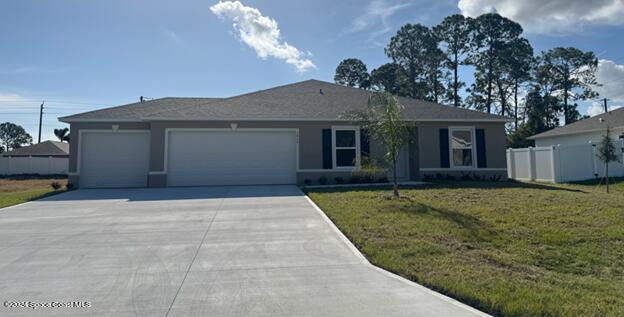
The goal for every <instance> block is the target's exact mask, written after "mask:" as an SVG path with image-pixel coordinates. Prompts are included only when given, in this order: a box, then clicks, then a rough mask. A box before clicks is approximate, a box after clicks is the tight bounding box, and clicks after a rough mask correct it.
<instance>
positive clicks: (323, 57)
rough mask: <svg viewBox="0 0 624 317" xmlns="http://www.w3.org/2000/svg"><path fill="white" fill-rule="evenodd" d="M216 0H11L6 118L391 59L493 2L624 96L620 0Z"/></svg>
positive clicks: (324, 76) (31, 122) (27, 121)
mask: <svg viewBox="0 0 624 317" xmlns="http://www.w3.org/2000/svg"><path fill="white" fill-rule="evenodd" d="M217 2H218V1H208V0H184V1H175V2H173V1H164V0H157V1H125V0H110V1H79V0H73V1H66V0H56V1H43V0H41V1H31V0H3V1H2V2H1V3H0V39H1V40H0V121H2V122H5V121H11V122H15V123H18V124H20V125H22V126H24V127H25V128H26V129H27V131H28V132H29V133H30V134H31V135H32V136H33V138H34V139H36V135H37V122H38V107H39V104H40V102H41V100H46V113H45V115H44V124H43V128H44V129H43V130H44V132H43V139H53V138H54V137H53V134H52V129H54V128H56V127H62V126H64V124H62V123H60V122H58V121H57V117H59V116H63V115H68V114H72V113H77V112H82V111H87V110H92V109H96V108H102V107H106V106H114V105H119V104H124V103H129V102H134V101H136V100H138V98H139V96H141V95H143V96H147V97H153V98H158V97H165V96H206V97H213V96H215V97H223V96H231V95H235V94H239V93H244V92H249V91H253V90H258V89H264V88H268V87H272V86H275V85H279V84H285V83H290V82H296V81H300V80H305V79H309V78H315V79H320V80H326V81H332V79H333V74H334V70H335V67H336V65H337V64H338V63H339V62H340V61H341V60H342V59H344V58H348V57H357V58H360V59H362V60H363V61H364V62H365V63H366V64H367V65H368V66H369V70H370V69H373V68H375V67H377V66H379V65H381V64H383V63H385V62H387V61H388V59H387V57H386V56H385V55H384V52H383V48H384V46H385V44H386V43H387V42H388V40H389V38H390V37H391V36H392V35H393V34H394V33H395V32H396V30H397V29H398V28H399V27H400V26H401V25H403V24H405V23H422V24H425V25H429V26H431V25H435V24H437V23H438V22H439V21H440V20H441V19H442V18H443V17H444V16H447V15H450V14H454V13H458V12H462V13H464V14H467V15H478V14H479V13H482V12H488V11H491V10H496V11H498V12H499V13H501V14H503V15H506V16H509V17H511V18H513V19H515V20H517V21H519V22H521V23H523V25H524V26H525V29H527V32H525V36H526V37H528V38H529V39H530V41H531V43H532V44H533V46H534V47H535V49H536V50H537V51H540V50H545V49H548V48H551V47H555V46H576V47H578V48H580V49H582V50H593V51H594V52H595V53H596V54H598V56H599V58H600V59H601V60H602V61H601V70H600V76H599V79H601V80H604V81H606V82H609V85H606V86H605V87H603V88H601V92H602V93H603V94H604V95H607V97H608V98H610V99H612V100H613V102H612V103H613V104H614V105H618V104H619V103H622V104H624V66H623V64H624V50H623V48H624V35H623V34H624V32H623V31H624V26H623V25H622V23H624V8H623V6H624V5H622V4H621V2H619V1H617V0H613V1H610V0H552V1H539V0H525V1H522V2H521V3H518V1H513V0H461V1H457V0H456V1H451V0H442V1H420V0H418V1H415V0H414V1H410V0H398V1H393V0H360V1H355V0H346V1H326V0H316V1H292V0H291V1H286V0H271V1H242V4H240V5H238V4H235V3H226V4H222V5H221V6H220V7H219V6H217V7H214V6H215V4H217ZM544 3H549V5H548V6H546V7H542V5H543V4H544ZM211 7H213V9H212V10H211ZM254 10H257V12H256V11H254ZM254 17H255V18H258V17H260V18H259V19H260V20H257V19H256V20H253V19H254ZM233 19H237V21H238V23H237V26H236V27H235V26H233ZM249 19H252V20H249ZM246 23H247V24H246ZM263 23H264V24H263ZM276 30H279V37H277V36H276V33H275V31H276ZM241 31H242V32H243V33H241ZM245 36H246V37H245ZM286 43H287V44H286ZM463 76H464V77H466V80H467V81H470V74H469V73H468V72H464V74H463ZM590 106H591V104H590V103H586V104H584V105H583V107H582V109H581V112H582V113H585V112H586V111H587V109H588V107H590ZM590 112H591V111H590Z"/></svg>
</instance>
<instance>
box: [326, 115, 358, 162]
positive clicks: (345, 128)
mask: <svg viewBox="0 0 624 317" xmlns="http://www.w3.org/2000/svg"><path fill="white" fill-rule="evenodd" d="M336 131H354V132H355V147H336ZM352 149H355V166H337V165H336V157H337V155H336V152H337V150H352ZM360 151H361V150H360V127H358V126H352V125H349V126H332V167H333V169H335V170H341V171H354V170H358V169H360Z"/></svg>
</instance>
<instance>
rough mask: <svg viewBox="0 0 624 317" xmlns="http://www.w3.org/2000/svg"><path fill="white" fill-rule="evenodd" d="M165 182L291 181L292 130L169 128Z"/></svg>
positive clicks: (294, 143) (294, 162) (293, 169)
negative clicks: (170, 129)
mask: <svg viewBox="0 0 624 317" xmlns="http://www.w3.org/2000/svg"><path fill="white" fill-rule="evenodd" d="M167 137H168V139H167V163H166V165H167V185H168V186H204V185H255V184H294V183H295V177H296V168H297V133H296V131H295V130H263V129H257V130H172V131H169V132H168V136H167Z"/></svg>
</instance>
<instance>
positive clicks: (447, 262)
mask: <svg viewBox="0 0 624 317" xmlns="http://www.w3.org/2000/svg"><path fill="white" fill-rule="evenodd" d="M615 182H616V183H615V184H614V186H612V192H611V194H606V193H605V190H604V186H602V187H600V188H599V187H597V186H596V182H584V183H579V184H567V185H546V184H524V183H514V182H508V183H507V182H503V183H486V182H483V183H479V182H459V181H458V182H440V183H434V184H432V185H430V186H423V187H418V188H412V189H403V190H402V192H401V194H402V195H403V196H402V198H400V199H389V196H390V190H389V189H388V188H385V189H379V188H376V189H363V188H358V189H355V188H352V189H323V190H321V189H319V190H310V191H309V192H308V194H309V196H310V198H312V199H313V200H314V201H315V202H316V203H317V204H318V205H319V206H320V207H321V208H322V209H323V211H325V212H326V213H327V215H328V216H329V217H330V218H331V219H332V220H333V221H334V222H335V223H336V225H337V226H338V227H340V229H341V230H342V232H344V233H345V234H346V235H347V236H348V237H349V239H350V240H351V241H353V242H354V244H355V245H356V246H357V247H358V248H359V249H360V250H361V251H362V253H364V255H365V256H366V257H367V258H368V259H369V260H370V261H371V262H372V263H374V264H376V265H378V266H380V267H383V268H385V269H387V270H390V271H392V272H395V273H397V274H399V275H402V276H404V277H406V278H408V279H411V280H413V281H416V282H418V283H421V284H424V285H426V286H428V287H430V288H432V289H435V290H437V291H439V292H442V293H444V294H447V295H449V296H451V297H454V298H456V299H458V300H460V301H462V302H465V303H467V304H469V305H472V306H475V307H477V308H479V309H481V310H484V311H486V312H489V313H491V314H494V315H498V316H624V296H623V294H624V179H618V180H615Z"/></svg>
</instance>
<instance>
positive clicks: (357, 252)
mask: <svg viewBox="0 0 624 317" xmlns="http://www.w3.org/2000/svg"><path fill="white" fill-rule="evenodd" d="M302 194H303V195H304V196H305V198H306V200H307V201H308V203H309V204H310V205H312V207H314V209H315V210H316V211H317V212H318V213H319V214H320V215H321V218H323V219H324V220H325V222H327V224H328V225H329V226H330V227H331V228H332V230H334V231H335V232H336V233H337V234H338V236H339V237H340V239H341V240H342V242H343V243H345V244H346V245H347V247H348V248H349V249H350V250H351V252H353V254H355V255H356V256H357V257H358V258H360V260H362V262H363V263H364V264H365V265H367V266H369V267H371V268H372V269H374V270H376V271H378V272H380V273H382V274H384V275H386V276H388V277H390V278H393V279H395V280H399V281H401V282H403V283H405V284H409V285H411V286H415V287H417V288H419V289H420V290H422V291H424V292H426V293H428V294H430V295H433V296H436V297H438V298H440V299H442V300H444V301H445V302H448V303H449V304H453V305H455V306H458V307H461V308H463V309H466V310H468V311H470V312H473V313H475V314H476V315H479V316H484V317H485V316H488V317H491V315H489V314H486V313H484V312H482V311H480V310H478V309H476V308H474V307H472V306H469V305H466V304H464V303H462V302H460V301H458V300H456V299H453V298H450V297H448V296H446V295H443V294H440V293H438V292H436V291H434V290H432V289H429V288H427V287H425V286H422V285H420V284H418V283H416V282H414V281H411V280H408V279H406V278H404V277H402V276H400V275H397V274H395V273H392V272H390V271H386V270H384V269H382V268H380V267H378V266H375V265H373V264H372V263H370V262H369V261H368V259H366V257H365V256H364V255H363V254H362V252H360V250H358V248H357V247H356V246H355V245H354V244H353V243H352V242H351V240H349V239H348V238H347V236H345V235H344V233H342V231H340V229H339V228H338V226H336V224H335V223H334V222H333V221H332V220H331V219H330V218H329V217H328V216H327V215H326V214H325V212H324V211H323V210H322V209H321V208H320V207H319V206H317V205H316V203H314V201H312V199H310V197H308V195H306V194H305V193H303V192H302Z"/></svg>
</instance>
